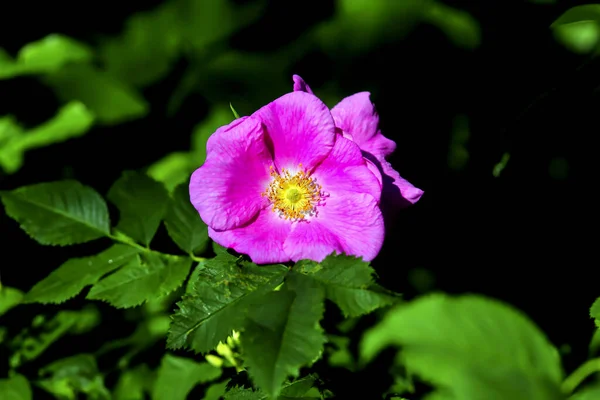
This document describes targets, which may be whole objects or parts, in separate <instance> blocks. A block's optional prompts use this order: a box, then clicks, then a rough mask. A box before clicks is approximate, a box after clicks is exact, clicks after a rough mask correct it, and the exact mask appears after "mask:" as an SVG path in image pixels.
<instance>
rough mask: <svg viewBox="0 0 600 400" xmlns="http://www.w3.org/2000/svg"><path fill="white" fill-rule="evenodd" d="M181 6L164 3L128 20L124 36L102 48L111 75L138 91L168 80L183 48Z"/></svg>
mask: <svg viewBox="0 0 600 400" xmlns="http://www.w3.org/2000/svg"><path fill="white" fill-rule="evenodd" d="M178 5H179V2H176V1H173V2H165V3H163V4H161V5H159V6H158V7H157V8H155V9H153V10H150V11H145V12H139V13H136V14H134V15H132V16H131V17H129V18H128V19H127V21H126V22H125V29H124V31H123V32H122V33H121V35H119V36H116V37H114V38H110V39H108V40H106V41H105V42H104V43H103V44H102V45H101V46H100V57H101V58H102V61H103V62H104V66H105V68H106V70H107V71H108V73H110V74H111V75H112V76H114V77H116V78H118V79H119V80H121V81H124V82H128V83H129V84H132V85H135V86H138V87H143V86H147V85H149V84H152V83H154V82H156V81H157V80H159V79H161V78H162V77H163V76H165V75H166V74H167V73H168V72H169V69H170V68H171V65H172V64H173V62H174V61H175V59H176V57H178V56H179V51H180V48H181V35H180V31H181V21H180V19H179V16H178V15H177V11H178V10H177V7H178Z"/></svg>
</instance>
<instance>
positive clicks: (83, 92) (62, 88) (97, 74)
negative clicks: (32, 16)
mask: <svg viewBox="0 0 600 400" xmlns="http://www.w3.org/2000/svg"><path fill="white" fill-rule="evenodd" d="M45 81H46V83H47V84H48V85H50V86H51V87H52V88H53V89H54V90H55V92H56V94H57V95H58V97H59V98H61V99H62V100H63V101H71V100H79V101H81V102H82V103H83V104H85V105H86V107H87V108H88V109H90V110H91V111H92V112H93V113H94V114H95V115H96V117H97V120H98V122H99V123H102V124H107V125H113V124H120V123H123V122H126V121H129V120H132V119H137V118H140V117H143V116H145V115H146V114H147V113H148V110H149V106H148V103H147V102H146V100H144V98H143V97H142V96H141V95H140V94H139V93H137V92H136V91H135V90H134V89H132V88H130V87H128V86H127V85H126V84H125V83H123V82H120V81H118V80H116V79H114V78H113V77H111V76H110V75H108V74H106V73H105V72H102V71H100V70H97V69H95V68H94V67H92V66H90V65H85V64H77V65H68V66H65V67H64V68H62V69H60V70H59V71H57V72H55V73H53V74H50V75H48V76H46V77H45Z"/></svg>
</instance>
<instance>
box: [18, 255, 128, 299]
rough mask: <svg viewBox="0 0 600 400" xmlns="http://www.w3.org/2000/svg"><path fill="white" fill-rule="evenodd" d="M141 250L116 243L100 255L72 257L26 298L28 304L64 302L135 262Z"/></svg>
mask: <svg viewBox="0 0 600 400" xmlns="http://www.w3.org/2000/svg"><path fill="white" fill-rule="evenodd" d="M137 253H138V250H136V249H135V248H133V247H131V246H126V245H123V244H116V245H114V246H112V247H111V248H109V249H108V250H105V251H103V252H102V253H100V254H97V255H95V256H91V257H84V258H72V259H70V260H68V261H67V262H65V263H64V264H63V265H61V266H60V267H58V268H57V269H55V270H53V271H52V272H51V273H50V275H48V276H47V277H46V278H45V279H43V280H41V281H40V282H38V283H37V284H36V285H35V286H34V287H33V288H32V289H31V290H30V291H29V292H28V293H27V295H26V296H25V299H24V301H25V302H26V303H34V302H38V303H61V302H63V301H65V300H68V299H70V298H72V297H74V296H76V295H77V294H79V292H81V290H83V288H84V287H86V286H88V285H93V284H95V283H96V282H98V280H99V279H100V278H102V277H103V276H104V275H106V274H108V273H109V272H111V271H114V270H115V269H117V268H119V267H121V266H122V265H123V264H125V263H127V262H128V261H129V260H130V259H132V258H133V257H134V256H135V255H136V254H137Z"/></svg>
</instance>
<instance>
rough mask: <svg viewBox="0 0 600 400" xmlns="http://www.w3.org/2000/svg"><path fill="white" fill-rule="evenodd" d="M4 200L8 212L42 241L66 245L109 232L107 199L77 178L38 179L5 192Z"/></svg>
mask: <svg viewBox="0 0 600 400" xmlns="http://www.w3.org/2000/svg"><path fill="white" fill-rule="evenodd" d="M2 203H4V207H5V210H6V214H8V216H9V217H11V218H12V219H14V220H16V221H17V222H18V223H19V224H20V225H21V229H23V230H24V231H25V232H27V234H28V235H29V236H31V237H32V238H33V239H35V240H37V241H38V242H39V243H40V244H44V245H59V246H66V245H70V244H78V243H85V242H89V241H90V240H94V239H98V238H100V237H102V236H108V235H109V234H110V225H109V219H108V208H107V206H106V203H105V202H104V199H102V197H101V196H100V195H99V194H98V193H97V192H96V191H95V190H93V189H92V188H90V187H87V186H83V185H82V184H81V183H79V182H77V181H73V180H64V181H56V182H47V183H37V184H34V185H31V186H23V187H20V188H18V189H15V190H13V191H10V192H2Z"/></svg>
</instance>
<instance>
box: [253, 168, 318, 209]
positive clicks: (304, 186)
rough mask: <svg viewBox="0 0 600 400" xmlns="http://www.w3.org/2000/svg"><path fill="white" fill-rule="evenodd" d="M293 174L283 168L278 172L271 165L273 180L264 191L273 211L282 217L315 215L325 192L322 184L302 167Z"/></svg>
mask: <svg viewBox="0 0 600 400" xmlns="http://www.w3.org/2000/svg"><path fill="white" fill-rule="evenodd" d="M299 167H300V168H299V172H297V173H296V174H294V175H292V174H291V173H290V172H289V171H288V170H287V169H285V168H283V169H282V170H281V173H280V174H278V173H277V172H276V171H275V170H274V169H273V167H271V177H272V178H273V180H272V181H271V183H270V184H269V186H268V187H267V190H266V191H265V192H264V193H263V196H266V197H267V198H268V199H269V201H270V202H271V204H272V206H273V211H274V212H276V213H277V214H278V215H279V216H280V217H281V218H284V219H289V220H302V219H304V218H305V217H306V216H309V215H315V213H316V206H317V205H319V204H321V200H322V198H323V193H322V192H321V185H319V184H317V182H316V180H315V179H314V178H312V177H311V176H310V174H308V173H306V172H305V171H304V170H303V169H302V164H300V165H299Z"/></svg>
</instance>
